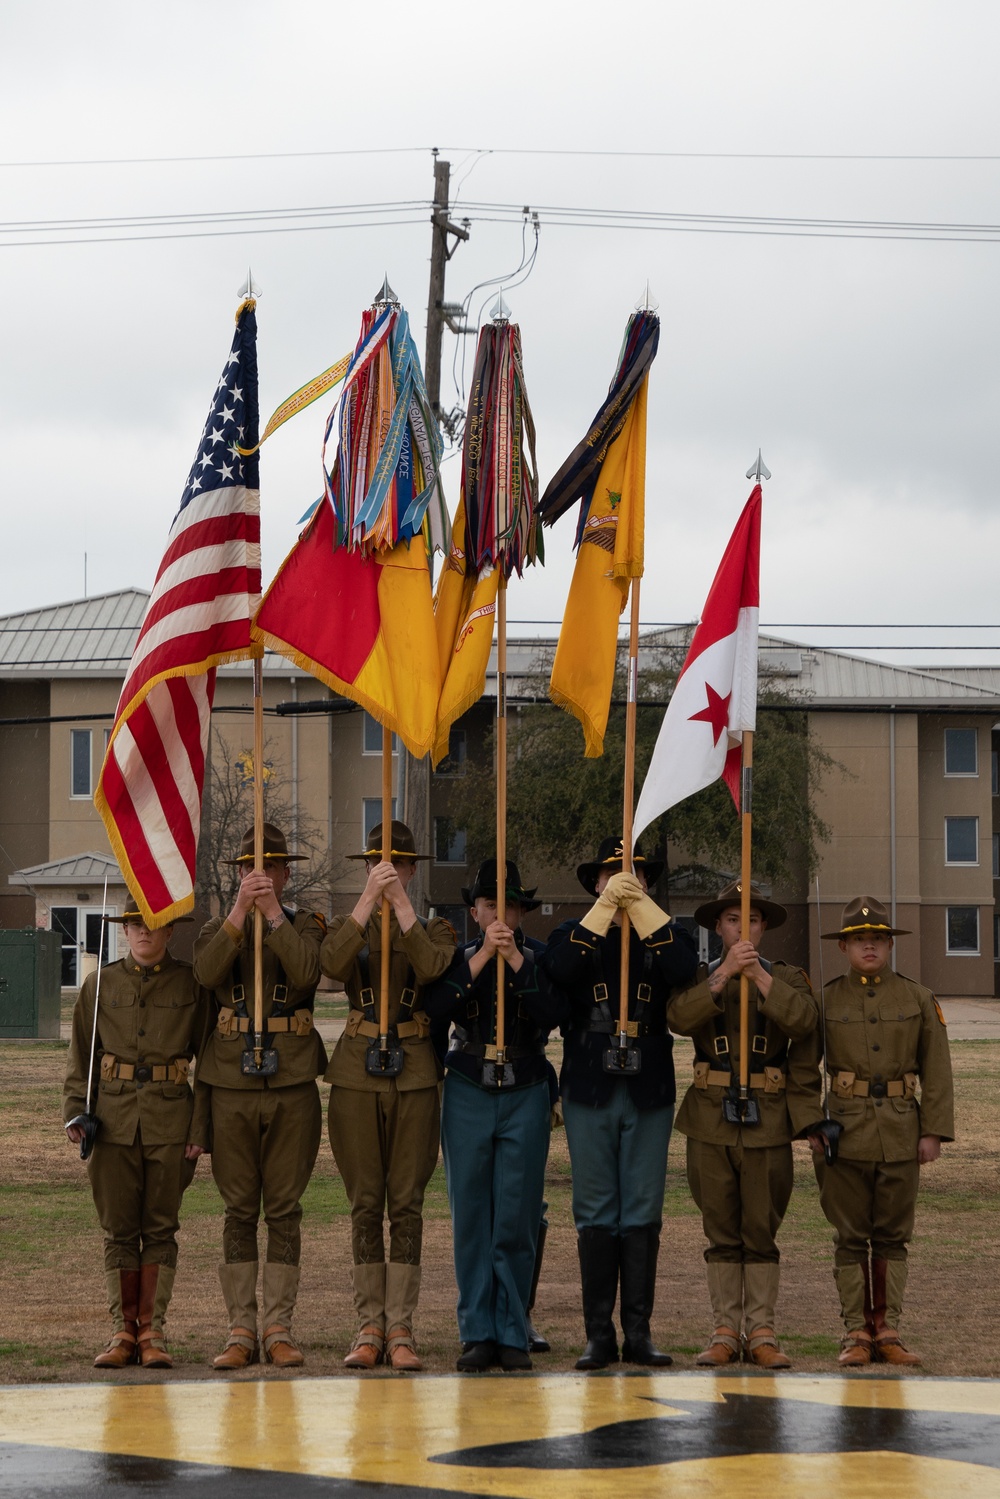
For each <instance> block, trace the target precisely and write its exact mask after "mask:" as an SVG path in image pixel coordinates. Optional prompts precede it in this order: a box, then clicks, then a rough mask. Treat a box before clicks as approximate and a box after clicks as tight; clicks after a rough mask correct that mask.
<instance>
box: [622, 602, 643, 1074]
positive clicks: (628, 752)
mask: <svg viewBox="0 0 1000 1499" xmlns="http://www.w3.org/2000/svg"><path fill="white" fill-rule="evenodd" d="M639 583H640V579H639V578H633V579H632V588H631V601H632V613H631V616H630V619H629V628H628V691H627V694H626V701H625V784H624V796H623V802H624V805H623V810H622V872H623V873H625V874H632V873H633V864H632V826H633V820H634V813H635V723H636V707H637V702H638V696H639ZM630 933H631V922H630V921H629V919H628V912H627V911H623V912H622V957H621V980H620V983H621V991H620V995H619V1001H618V1048H619V1051H620V1053H621V1054H622V1056H624V1053H625V1051H626V1050H627V1049H628V1002H629V987H628V958H629V936H630ZM635 1054H636V1056H637V1057H638V1056H639V1053H638V1052H636V1053H635Z"/></svg>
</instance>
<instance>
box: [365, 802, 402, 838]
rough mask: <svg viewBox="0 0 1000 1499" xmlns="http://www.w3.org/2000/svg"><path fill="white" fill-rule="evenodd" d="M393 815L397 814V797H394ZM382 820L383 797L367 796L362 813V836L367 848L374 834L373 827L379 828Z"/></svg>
mask: <svg viewBox="0 0 1000 1499" xmlns="http://www.w3.org/2000/svg"><path fill="white" fill-rule="evenodd" d="M392 815H393V817H395V816H396V798H395V797H393V799H392ZM381 821H382V798H381V797H380V796H366V797H365V799H364V806H363V809H362V813H361V826H362V836H363V838H364V845H365V848H367V847H368V840H369V838H370V837H371V835H372V829H373V828H377V827H378V825H379V823H380V822H381Z"/></svg>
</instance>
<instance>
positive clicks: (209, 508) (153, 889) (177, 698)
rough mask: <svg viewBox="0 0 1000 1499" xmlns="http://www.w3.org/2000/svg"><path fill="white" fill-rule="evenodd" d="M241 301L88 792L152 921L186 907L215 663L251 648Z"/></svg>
mask: <svg viewBox="0 0 1000 1499" xmlns="http://www.w3.org/2000/svg"><path fill="white" fill-rule="evenodd" d="M253 309H254V304H253V302H252V301H249V302H247V303H245V304H244V306H243V307H242V308H241V310H240V312H239V313H238V314H237V322H236V334H235V336H234V338H233V343H232V348H231V349H230V352H229V358H228V359H227V360H226V363H225V367H224V369H223V371H222V378H221V379H220V381H219V383H218V385H217V386H216V389H215V396H214V397H213V400H212V406H211V409H210V411H209V414H208V421H207V422H206V423H205V428H204V431H203V432H202V434H201V441H200V443H199V444H198V454H197V457H196V458H195V461H194V463H193V464H192V465H191V472H190V474H189V475H188V480H187V483H186V485H185V486H184V493H183V495H182V497H181V505H180V509H179V510H178V512H177V515H176V516H175V517H174V521H173V525H172V526H171V527H170V535H169V538H168V542H167V549H166V551H165V552H164V554H163V561H162V562H161V563H160V570H159V572H158V573H157V575H156V581H155V583H154V584H153V591H152V593H151V594H150V599H149V607H148V608H147V610H146V617H145V619H144V620H143V622H142V628H141V629H140V631H139V638H138V640H137V641H136V645H135V650H134V651H133V653H132V660H131V663H130V665H129V669H128V672H127V673H126V676H125V685H124V686H123V688H122V692H121V697H120V698H119V700H118V709H117V712H116V714H115V725H114V728H113V729H112V731H111V737H110V739H109V741H108V748H107V753H106V755H105V757H104V765H103V767H102V769H101V776H100V780H99V781H98V784H97V791H96V793H95V795H94V801H95V803H96V805H97V808H98V811H99V812H100V814H101V817H102V818H103V819H104V826H105V828H106V830H107V834H108V838H109V840H110V842H111V846H112V848H113V849H114V851H115V855H116V857H117V859H118V863H119V865H120V866H121V869H122V872H123V874H124V875H125V878H126V880H127V881H128V884H129V888H130V889H131V891H132V893H133V894H134V895H135V897H136V899H137V900H138V902H139V909H140V910H141V911H142V913H143V916H144V918H145V920H146V921H147V922H149V923H150V924H155V925H156V926H164V925H166V923H167V922H169V921H172V920H173V919H174V918H175V917H177V916H181V915H183V914H184V913H185V912H187V911H190V910H191V908H192V906H193V905H194V870H195V856H196V853H197V848H198V832H199V827H200V823H201V797H202V789H203V785H204V779H205V759H206V754H207V750H208V735H209V728H210V723H211V713H212V699H213V697H214V695H215V668H216V667H217V666H219V665H221V664H222V663H223V662H226V661H240V660H245V659H247V658H248V657H250V656H254V655H258V654H260V650H261V648H260V647H259V646H254V645H253V644H252V643H251V639H250V619H251V617H252V615H253V613H254V610H255V609H256V608H257V605H258V604H259V603H260V491H259V488H258V484H259V478H258V470H259V464H258V459H257V455H256V453H255V454H254V455H253V456H252V457H248V458H244V457H241V456H240V453H239V451H238V449H239V448H244V449H245V448H253V447H256V445H257V435H258V411H257V320H256V318H255V316H254V310H253Z"/></svg>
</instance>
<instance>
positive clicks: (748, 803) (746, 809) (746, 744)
mask: <svg viewBox="0 0 1000 1499" xmlns="http://www.w3.org/2000/svg"><path fill="white" fill-rule="evenodd" d="M752 787H753V734H752V733H751V732H750V730H745V731H744V734H743V775H742V778H741V786H740V802H741V806H740V812H741V823H742V829H741V831H742V838H743V847H742V857H741V861H740V937H741V938H742V940H743V941H744V942H749V940H750V871H751V867H752V865H751V856H750V845H751V838H752V833H753V807H752V802H753V793H752ZM749 1088H750V980H749V978H748V977H747V975H746V974H745V973H741V974H740V1102H741V1103H745V1102H746V1100H747V1099H748V1098H749V1096H750V1094H749Z"/></svg>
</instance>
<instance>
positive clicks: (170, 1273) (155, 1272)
mask: <svg viewBox="0 0 1000 1499" xmlns="http://www.w3.org/2000/svg"><path fill="white" fill-rule="evenodd" d="M176 1273H177V1272H176V1270H175V1269H174V1267H173V1265H143V1266H142V1267H141V1269H140V1271H139V1335H138V1337H139V1362H140V1364H141V1365H142V1367H143V1368H144V1369H172V1368H173V1367H174V1361H173V1359H172V1358H171V1357H170V1354H169V1353H168V1352H167V1345H166V1341H165V1339H164V1336H163V1321H164V1318H165V1317H166V1315H167V1307H168V1306H169V1305H170V1296H171V1293H172V1291H173V1289H174V1276H175V1275H176Z"/></svg>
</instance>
